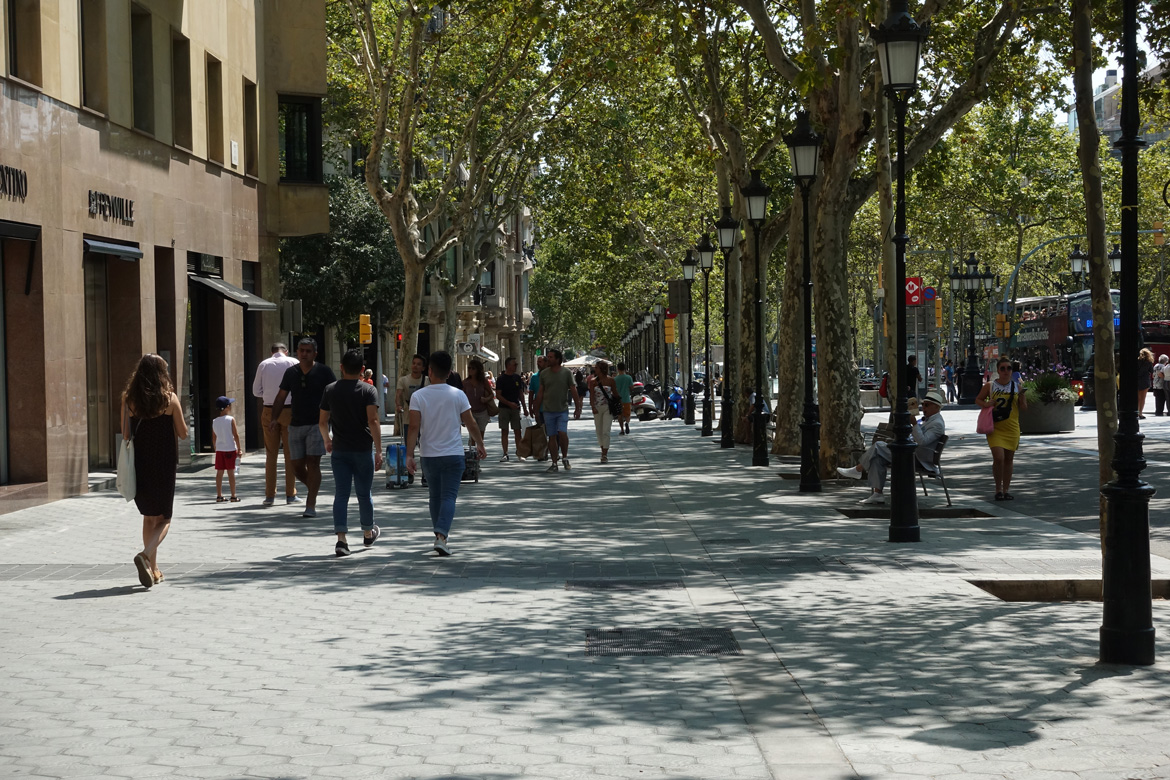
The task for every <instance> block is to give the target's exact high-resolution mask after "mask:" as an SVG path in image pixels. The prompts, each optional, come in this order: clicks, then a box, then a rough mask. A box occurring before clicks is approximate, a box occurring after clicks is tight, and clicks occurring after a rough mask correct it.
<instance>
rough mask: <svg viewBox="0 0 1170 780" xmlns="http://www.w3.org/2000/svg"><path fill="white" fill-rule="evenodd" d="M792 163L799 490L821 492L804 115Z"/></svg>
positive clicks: (815, 161)
mask: <svg viewBox="0 0 1170 780" xmlns="http://www.w3.org/2000/svg"><path fill="white" fill-rule="evenodd" d="M784 143H785V144H787V145H788V155H789V157H790V159H791V162H792V178H793V179H795V180H796V184H797V186H798V187H800V197H801V201H802V203H803V205H804V215H803V216H804V242H803V243H804V247H803V264H802V271H801V273H802V274H803V280H802V281H803V295H804V301H803V303H804V419H803V420H801V422H800V490H801V492H802V493H819V492H821V473H820V458H821V420H820V417H821V411H820V407H819V406H818V405H817V402H816V400H815V399H814V397H813V365H812V248H811V247H810V246H809V226H808V223H809V219H808V197H809V192H810V191H811V190H812V186H813V184H814V183H815V182H816V180H817V166H818V165H819V163H820V159H821V137H820V136H819V135H817V134H816V133H814V132H813V129H812V127H811V126H810V125H809V122H808V112H807V111H801V112H799V113H797V115H796V130H794V131H793V132H792V134H790V135H786V136H785V137H784Z"/></svg>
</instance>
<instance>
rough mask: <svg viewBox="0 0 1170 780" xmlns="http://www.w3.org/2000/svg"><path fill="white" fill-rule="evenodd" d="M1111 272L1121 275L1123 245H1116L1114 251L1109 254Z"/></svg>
mask: <svg viewBox="0 0 1170 780" xmlns="http://www.w3.org/2000/svg"><path fill="white" fill-rule="evenodd" d="M1109 271H1110V272H1111V273H1114V274H1119V273H1121V244H1114V245H1113V251H1112V252H1110V253H1109Z"/></svg>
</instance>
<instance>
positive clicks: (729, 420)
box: [715, 206, 739, 449]
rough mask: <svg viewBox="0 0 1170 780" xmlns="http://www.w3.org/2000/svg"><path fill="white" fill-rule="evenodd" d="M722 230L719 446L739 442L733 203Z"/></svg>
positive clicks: (736, 232)
mask: <svg viewBox="0 0 1170 780" xmlns="http://www.w3.org/2000/svg"><path fill="white" fill-rule="evenodd" d="M715 229H716V230H718V231H719V249H721V250H722V251H723V397H722V399H721V403H720V409H719V426H720V428H722V430H721V432H720V435H719V446H720V447H722V448H723V449H731V448H732V447H734V446H735V393H734V392H733V390H734V389H735V388H734V387H732V384H731V376H732V374H731V353H732V349H731V285H730V284H728V283H727V273H728V266H729V265H731V251H732V250H733V249H735V247H736V246H737V245H738V244H739V220H738V219H736V218H735V217H733V216H731V206H724V207H723V216H721V217H720V218H719V221H718V222H716V223H715Z"/></svg>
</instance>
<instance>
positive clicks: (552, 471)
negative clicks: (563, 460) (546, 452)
mask: <svg viewBox="0 0 1170 780" xmlns="http://www.w3.org/2000/svg"><path fill="white" fill-rule="evenodd" d="M545 471H547V472H548V473H549V474H555V473H556V472H558V471H560V469H559V468H558V467H557V464H555V463H554V464H552V465H551V466H549V467H548V468H547V469H545Z"/></svg>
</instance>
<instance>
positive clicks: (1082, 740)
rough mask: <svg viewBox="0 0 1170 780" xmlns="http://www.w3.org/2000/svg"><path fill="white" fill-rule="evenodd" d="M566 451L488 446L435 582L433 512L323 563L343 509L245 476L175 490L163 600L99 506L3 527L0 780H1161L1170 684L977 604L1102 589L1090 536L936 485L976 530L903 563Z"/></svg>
mask: <svg viewBox="0 0 1170 780" xmlns="http://www.w3.org/2000/svg"><path fill="white" fill-rule="evenodd" d="M950 419H951V418H950V416H949V415H948V421H950ZM571 430H572V433H571V435H572V439H573V446H572V451H571V456H572V461H573V469H572V471H570V472H567V473H566V472H563V471H562V472H560V473H559V474H556V475H552V474H545V473H544V470H543V468H544V466H543V464H535V463H531V462H529V463H516V462H512V463H507V464H497V463H496V462H495V460H496V458H497V457H498V455H499V450H498V447H499V438H498V435H491V436H489V437H488V440H489V444H490V445H491V449H490V450H489V459H488V461H487V462H486V463H485V464H484V468H483V475H482V478H481V481H480V483H479V484H478V485H472V484H468V485H464V487H463V490H462V493H461V497H460V504H459V507H460V509H459V513H458V517H457V519H456V525H455V527H454V529H453V531H452V534H451V544H452V551H453V552H454V553H455V554H454V555H453V556H452V557H451V558H447V559H437V558H435V557H433V553H432V552H431V550H430V546H429V541H430V539H431V538H432V536H431V534H430V532H429V521H427V520H426V508H425V493H424V491H423V490H422V489H420V488H418V487H414V488H410V489H408V490H406V491H398V492H390V491H386V490H383V489H381V488H380V484H381V482H380V481H379V482H377V483H376V484H377V485H379V487H378V488H377V489H376V493H375V508H376V513H377V518H378V522H379V524H380V525H381V526H382V528H383V532H384V536H383V538H382V539H381V540H379V542H378V543H377V544H376V545H375V546H374V547H373V548H372V549H370V550H361V549H360V547H361V545H360V543H358V544H354V545H353V547H354V549H355V550H356V552H355V554H354V555H353V556H351V557H350V558H346V559H336V558H334V557H333V556H332V549H333V536H332V533H331V525H332V523H331V519H330V516H329V514H330V513H329V511H328V507H329V505H330V504H331V495H332V486H331V482H330V481H329V480H328V479H327V480H326V484H325V486H324V488H323V500H322V501H321V503H320V506H319V510H320V516H319V517H318V518H316V519H313V520H310V519H304V518H301V517H300V515H299V512H298V511H297V509H298V508H296V507H287V506H285V505H283V504H278V505H277V506H275V507H272V508H264V507H262V506H261V505H260V500H261V498H262V487H261V486H262V481H263V462H262V456H261V457H255V456H253V457H249V458H247V459H246V460H245V462H244V465H243V470H242V479H241V489H240V491H239V492H240V494H241V495H242V496H245V497H246V498H245V501H244V503H242V504H235V505H232V504H216V503H215V502H214V472H213V471H207V472H202V473H199V474H184V475H180V478H179V496H178V498H177V499H176V512H175V515H176V516H175V522H174V525H173V527H172V531H171V535H170V537H169V538H168V539H167V541H166V543H165V544H164V547H163V553H162V557H161V565H162V568H163V570H164V571H165V572H166V573H167V581H166V582H165V583H163V584H161V585H159V586H156V587H155V588H153V589H152V590H151V591H149V592H146V591H144V590H143V589H142V588H141V587H139V586H138V585H137V581H136V577H135V573H134V568H133V566H132V564H131V563H130V559H131V557H132V556H133V554H134V553H135V552H136V551H137V550H138V549H139V547H138V545H139V544H140V540H139V536H140V529H141V522H140V518H139V517H138V516H136V515H135V513H134V508H133V505H132V504H130V505H127V504H126V503H125V502H123V501H122V500H121V499H120V498H119V497H118V496H116V495H114V494H111V493H103V494H95V495H90V496H85V497H81V498H77V499H70V500H67V501H61V502H56V503H54V504H49V505H45V506H41V507H35V508H31V509H27V510H23V511H21V512H18V513H14V514H12V515H9V516H8V518H7V519H9V520H10V521H13V522H9V523H8V524H6V525H5V526H3V528H2V529H0V625H3V626H4V627H5V630H4V632H3V634H2V635H0V662H2V663H3V668H4V670H5V672H6V675H5V676H4V678H3V679H2V681H0V695H2V699H0V777H4V778H8V777H13V778H25V777H47V778H64V777H91V778H119V777H127V778H150V777H190V778H269V779H271V780H276V779H277V778H281V779H282V780H283V779H286V778H289V779H291V778H316V777H347V778H348V777H355V778H358V777H409V778H464V777H466V778H490V779H491V780H504V779H505V778H576V777H580V778H608V777H616V778H663V779H666V778H669V779H670V780H698V779H699V778H739V777H745V778H792V779H793V780H796V779H797V778H800V779H801V780H821V779H822V778H823V779H826V780H828V779H830V778H831V779H833V780H837V779H839V778H840V779H842V780H843V779H844V778H866V780H870V779H873V780H877V779H878V778H880V779H881V780H894V779H895V778H911V777H913V778H924V777H927V778H949V777H964V778H992V777H995V778H1021V779H1024V778H1035V779H1036V780H1062V779H1064V778H1068V779H1069V780H1073V779H1074V778H1083V779H1084V780H1106V779H1108V780H1123V779H1128V778H1142V779H1143V780H1145V779H1147V778H1170V739H1168V738H1167V737H1166V734H1167V733H1170V686H1168V683H1170V675H1168V674H1167V667H1166V665H1165V664H1161V665H1158V666H1154V667H1151V668H1140V669H1133V668H1114V667H1104V666H1099V665H1097V664H1096V663H1095V654H1096V637H1097V629H1098V627H1099V624H1100V613H1101V610H1100V604H1094V603H1051V604H1035V603H1008V602H1003V601H1000V600H999V599H997V598H995V597H993V596H991V595H989V594H988V593H986V592H984V591H983V590H980V589H979V588H977V587H975V586H974V585H971V584H970V583H969V582H968V580H970V579H1022V578H1035V579H1052V578H1066V577H1075V578H1093V577H1099V574H1100V562H1099V549H1098V544H1097V541H1096V540H1095V539H1094V538H1093V537H1092V536H1091V535H1089V534H1086V533H1081V532H1079V531H1077V530H1073V529H1070V528H1066V527H1063V526H1061V525H1059V524H1055V523H1053V522H1048V521H1045V520H1038V519H1034V518H1031V517H1027V516H1025V515H1023V514H1018V513H1016V512H1012V511H1008V510H1007V509H1005V505H1002V504H993V503H988V502H984V501H982V500H979V497H977V496H976V494H975V493H973V492H971V493H968V492H967V488H966V487H965V486H963V485H958V484H956V489H954V490H952V497H953V498H954V499H955V504H956V506H959V507H963V508H967V509H972V510H978V511H980V512H981V513H983V514H985V515H986V516H984V517H966V518H964V517H948V518H945V519H929V520H925V519H924V520H923V542H922V543H921V544H917V545H901V546H894V545H890V544H888V543H887V542H886V541H885V539H886V526H887V524H888V521H887V520H885V519H883V518H880V517H849V516H846V515H845V514H842V512H841V511H840V510H842V509H845V510H852V509H856V508H857V504H856V501H857V499H859V498H860V497H861V496H862V495H864V493H863V491H862V488H859V487H858V486H857V483H855V482H852V481H849V482H848V483H844V482H843V481H841V482H833V483H829V484H827V485H826V488H825V492H824V493H823V494H821V495H807V494H800V493H798V492H796V486H797V483H796V481H795V480H792V479H784V478H781V477H778V476H777V472H778V471H779V472H784V473H788V472H794V471H795V467H794V466H793V464H792V462H791V460H787V459H785V460H780V461H774V462H773V467H771V468H768V469H756V468H750V467H748V466H747V465H746V464H747V463H749V462H750V456H751V453H750V451H749V449H748V448H738V449H735V450H721V449H719V447H718V444H717V441H716V440H714V439H707V440H704V439H701V438H700V437H699V436H698V430H697V427H696V428H687V427H686V426H684V425H682V424H681V423H680V422H678V421H672V422H669V423H668V422H657V423H643V424H638V425H636V426H635V428H634V434H633V435H632V436H630V437H619V436H616V435H615V436H614V437H613V441H614V444H613V449H612V450H611V454H610V463H609V464H606V465H601V464H599V463H597V454H598V453H597V449H596V446H595V444H594V441H593V434H592V422H591V421H589V420H583V421H581V422H576V423H572V425H571ZM954 430H955V428H954V426H953V425H952V431H954ZM492 434H495V431H494V430H493V431H492ZM971 453H972V455H971V456H970V458H971V459H972V463H971V464H970V465H969V468H970V469H983V468H985V466H986V464H984V463H982V461H979V462H975V461H974V458H976V457H978V456H977V455H974V453H975V450H974V448H973V445H972V450H971ZM986 468H988V469H989V466H986ZM1063 468H1064V469H1065V470H1066V471H1067V470H1068V466H1067V465H1065V466H1063ZM959 470H962V469H956V471H959ZM1093 475H1094V472H1093V471H1092V469H1090V470H1089V472H1088V474H1087V475H1086V477H1085V478H1086V479H1089V480H1091V479H1093ZM956 482H957V483H958V482H962V479H961V478H960V479H956ZM1014 503H1015V504H1017V505H1021V504H1024V503H1025V501H1023V500H1020V501H1016V502H1014ZM941 505H943V501H942V496H941V491H939V492H938V496H937V498H936V491H935V490H933V489H931V496H930V498H929V499H925V500H923V501H922V506H923V507H924V508H939V507H940V506H941ZM1020 508H1021V507H1020V506H1013V507H1012V509H1020ZM351 509H352V510H353V516H354V517H356V505H354V506H353V507H351ZM353 525H354V527H355V533H354V535H353V536H352V537H351V539H352V540H355V541H356V539H357V537H358V535H359V534H360V532H357V531H356V521H353ZM1154 571H1155V577H1159V578H1163V579H1165V578H1170V561H1168V560H1166V559H1164V558H1161V557H1155V558H1154ZM1154 610H1155V623H1156V628H1157V630H1158V632H1159V634H1158V637H1159V647H1160V648H1165V647H1166V643H1167V642H1168V641H1170V639H1168V638H1167V637H1168V633H1170V631H1168V630H1170V606H1168V603H1167V602H1165V601H1158V602H1155V607H1154ZM617 629H620V633H618V632H617V631H615V630H617ZM639 631H641V632H642V633H641V634H639V633H638V632H639ZM721 632H729V634H728V633H721ZM729 636H730V638H732V639H733V640H734V642H733V643H732V644H731V645H726V644H724V645H722V646H723V647H724V648H725V649H730V650H732V651H734V650H735V649H736V647H738V651H739V653H740V654H738V655H677V654H676V655H667V656H662V655H629V654H623V655H595V654H591V653H592V652H607V651H612V650H617V651H618V652H624V653H630V652H657V651H659V649H660V648H661V647H663V646H666V647H667V648H668V650H669V651H671V652H674V653H680V652H687V651H691V652H694V651H696V650H698V651H699V652H702V651H704V650H706V651H711V650H713V649H714V648H716V647H718V646H720V645H719V642H720V641H724V642H725V641H726V640H727V639H728V637H729ZM654 643H658V644H654ZM1162 655H1163V656H1164V655H1165V650H1164V649H1163V653H1162Z"/></svg>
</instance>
